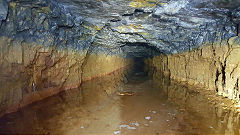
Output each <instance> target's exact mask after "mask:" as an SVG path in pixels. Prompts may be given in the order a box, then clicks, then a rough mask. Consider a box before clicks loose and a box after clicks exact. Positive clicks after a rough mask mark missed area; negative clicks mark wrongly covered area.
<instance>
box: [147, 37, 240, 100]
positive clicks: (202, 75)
mask: <svg viewBox="0 0 240 135" xmlns="http://www.w3.org/2000/svg"><path fill="white" fill-rule="evenodd" d="M239 45H240V37H233V38H230V39H229V40H227V41H221V42H215V43H208V44H205V45H203V46H202V47H201V48H198V49H195V50H192V51H188V52H184V53H180V54H172V55H160V56H155V57H154V58H153V59H147V60H145V63H146V65H150V66H147V67H146V68H147V69H152V70H154V72H161V73H162V74H163V75H164V76H167V77H169V78H171V79H173V80H176V81H178V82H182V83H185V84H188V85H196V86H198V87H199V86H200V87H204V88H205V89H209V90H212V91H214V92H216V93H218V94H219V95H222V96H224V97H228V98H230V99H233V100H235V101H239V94H240V92H239V85H240V83H239V78H240V67H239V63H240V46H239ZM152 72H153V71H152Z"/></svg>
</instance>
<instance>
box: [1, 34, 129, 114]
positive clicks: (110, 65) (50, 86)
mask: <svg viewBox="0 0 240 135" xmlns="http://www.w3.org/2000/svg"><path fill="white" fill-rule="evenodd" d="M130 66H131V60H129V59H124V58H121V57H119V56H108V55H106V54H103V53H98V54H90V53H89V52H88V51H74V50H73V49H70V48H68V49H64V50H59V49H56V48H53V47H46V46H45V47H44V46H42V45H38V44H34V43H25V42H20V41H19V42H17V41H16V40H11V39H9V38H1V39H0V85H1V87H0V110H1V111H3V112H1V111H0V115H1V114H2V113H4V112H5V111H9V107H12V108H11V109H13V110H15V109H17V108H18V107H22V106H25V105H26V104H29V103H31V102H34V101H37V100H40V99H43V98H46V97H48V96H51V95H53V94H56V93H58V92H60V91H62V90H68V89H72V88H78V87H79V86H80V85H81V84H82V82H83V81H88V80H91V79H93V78H96V77H101V76H103V75H107V74H110V73H113V72H115V71H118V70H120V69H125V70H126V71H127V69H128V68H130ZM126 71H121V72H123V73H125V72H126ZM121 77H122V76H121ZM11 109H10V110H11Z"/></svg>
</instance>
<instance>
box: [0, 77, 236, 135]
mask: <svg viewBox="0 0 240 135" xmlns="http://www.w3.org/2000/svg"><path fill="white" fill-rule="evenodd" d="M155 79H156V78H155ZM157 84H158V85H157ZM157 84H156V81H154V80H149V79H148V78H147V77H144V76H133V77H131V79H129V81H128V83H126V84H124V85H123V84H121V85H119V80H117V79H115V78H114V77H112V76H106V77H104V78H101V79H95V80H92V81H89V82H86V83H84V84H83V85H82V87H81V88H79V89H74V90H69V91H65V92H62V93H60V94H58V95H55V96H52V97H49V98H47V99H45V100H42V101H39V102H36V103H34V104H31V105H29V106H27V107H25V108H22V109H21V110H19V111H18V112H15V113H11V114H8V115H5V116H4V117H2V118H1V119H0V133H1V134H54V135H56V134H59V135H80V134H81V135H84V134H101V135H108V134H123V135H130V134H131V135H132V134H136V135H140V134H145V135H162V134H166V135H185V134H201V135H202V134H239V128H238V127H239V126H238V120H239V117H238V116H235V115H236V114H231V112H227V111H224V110H221V114H219V111H220V110H219V108H216V107H215V106H212V105H211V104H208V103H207V102H205V100H206V99H205V98H204V97H203V96H201V95H199V94H198V93H194V92H188V91H187V88H183V87H180V86H177V85H174V84H171V85H170V83H169V82H167V81H166V82H165V83H161V85H160V83H157ZM153 86H155V87H153ZM116 90H117V91H119V92H131V93H134V94H132V95H125V96H121V95H118V94H117V92H115V91H116ZM166 93H167V94H166ZM224 114H225V115H224ZM226 114H227V115H226ZM222 117H223V118H222ZM230 119H232V121H231V122H230V121H229V120H230Z"/></svg>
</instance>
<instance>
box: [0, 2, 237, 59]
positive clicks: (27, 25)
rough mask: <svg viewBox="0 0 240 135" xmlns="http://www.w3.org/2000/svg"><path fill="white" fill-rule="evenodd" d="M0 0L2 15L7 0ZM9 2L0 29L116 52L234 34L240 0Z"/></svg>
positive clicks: (182, 47)
mask: <svg viewBox="0 0 240 135" xmlns="http://www.w3.org/2000/svg"><path fill="white" fill-rule="evenodd" d="M0 3H1V4H0V5H1V6H3V7H4V8H1V17H0V18H1V19H2V20H3V19H5V17H6V10H5V9H7V6H5V4H4V3H6V0H2V2H0ZM8 5H9V10H8V18H7V19H6V21H4V23H3V26H2V27H1V35H4V36H8V37H14V38H20V39H21V40H23V41H36V42H38V43H40V44H44V45H55V46H58V47H62V48H66V47H70V46H71V47H73V48H75V49H78V50H84V49H86V48H88V47H89V46H91V45H93V46H94V47H96V48H98V49H95V51H96V52H99V51H104V52H106V53H108V54H118V55H121V56H134V54H136V56H139V55H140V54H143V56H146V55H147V56H151V55H154V54H156V53H159V52H163V53H177V52H183V51H186V50H191V49H193V48H197V47H199V46H200V45H202V44H203V43H206V42H214V41H220V40H222V39H228V38H230V37H232V36H235V35H236V34H237V24H238V23H239V22H238V19H237V18H238V16H239V13H238V12H239V10H238V9H236V8H235V7H237V5H239V2H238V1H232V0H231V1H228V2H227V1H224V0H222V1H221V0H204V1H197V0H193V1H192V0H178V1H176V0H171V1H165V0H127V1H125V0H118V1H115V0H100V1H95V0H71V1H68V0H57V1H53V0H49V1H47V0H38V1H28V0H16V1H12V2H8ZM136 44H137V47H136ZM138 44H141V45H138ZM132 45H134V46H132ZM149 46H150V47H152V49H153V48H155V49H156V50H155V51H151V49H146V48H149ZM138 48H139V49H138ZM142 48H144V50H145V51H144V52H143V51H141V50H142ZM135 52H142V53H135ZM140 56H141V55H140Z"/></svg>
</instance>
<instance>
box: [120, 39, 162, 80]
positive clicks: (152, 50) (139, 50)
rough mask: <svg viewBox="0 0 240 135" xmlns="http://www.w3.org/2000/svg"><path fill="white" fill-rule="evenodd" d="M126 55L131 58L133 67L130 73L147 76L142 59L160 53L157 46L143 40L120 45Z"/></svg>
mask: <svg viewBox="0 0 240 135" xmlns="http://www.w3.org/2000/svg"><path fill="white" fill-rule="evenodd" d="M122 50H123V52H124V53H126V56H127V57H129V58H132V59H133V64H134V66H133V69H132V73H133V75H134V76H139V77H140V76H147V74H148V73H147V72H148V71H146V70H145V68H144V67H145V62H144V60H145V59H147V58H153V57H154V56H157V55H159V54H162V53H163V52H161V51H160V50H159V49H158V48H156V47H154V46H151V45H150V44H148V43H144V42H135V43H129V42H128V43H125V45H124V46H123V47H122Z"/></svg>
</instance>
